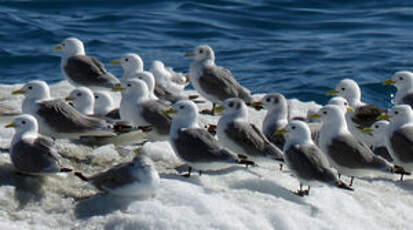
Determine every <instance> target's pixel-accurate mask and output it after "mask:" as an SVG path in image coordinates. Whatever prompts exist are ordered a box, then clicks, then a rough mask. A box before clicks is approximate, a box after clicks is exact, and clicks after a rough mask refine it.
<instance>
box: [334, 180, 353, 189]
mask: <svg viewBox="0 0 413 230" xmlns="http://www.w3.org/2000/svg"><path fill="white" fill-rule="evenodd" d="M337 187H339V188H341V189H345V190H348V191H354V189H353V188H352V187H350V186H349V185H347V184H346V183H344V182H343V181H339V182H338V183H337Z"/></svg>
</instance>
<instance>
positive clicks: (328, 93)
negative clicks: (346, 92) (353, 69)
mask: <svg viewBox="0 0 413 230" xmlns="http://www.w3.org/2000/svg"><path fill="white" fill-rule="evenodd" d="M338 93H339V92H338V91H337V90H335V89H332V90H329V91H327V96H333V95H337V94H338Z"/></svg>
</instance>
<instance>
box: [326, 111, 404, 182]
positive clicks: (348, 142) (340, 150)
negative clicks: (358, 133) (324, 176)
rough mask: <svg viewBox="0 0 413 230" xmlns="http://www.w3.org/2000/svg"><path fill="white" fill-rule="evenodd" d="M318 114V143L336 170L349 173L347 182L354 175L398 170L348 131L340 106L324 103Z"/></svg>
mask: <svg viewBox="0 0 413 230" xmlns="http://www.w3.org/2000/svg"><path fill="white" fill-rule="evenodd" d="M320 115H321V119H322V121H323V125H322V127H321V131H320V137H319V146H320V148H321V150H322V151H323V152H325V153H326V154H327V157H328V159H329V161H330V165H331V166H333V167H334V168H336V169H337V171H338V173H339V174H344V175H347V176H350V177H351V181H350V186H351V185H352V183H353V179H354V177H357V176H364V175H367V174H370V173H371V172H374V173H375V172H384V173H392V172H395V173H399V172H398V171H397V170H396V169H395V168H394V167H393V166H392V165H391V164H390V163H389V162H388V161H386V160H384V159H383V158H381V157H379V156H376V155H375V154H374V153H373V152H372V151H371V150H370V148H369V147H368V146H367V145H366V144H365V143H363V142H361V141H360V140H358V139H357V138H356V137H355V136H353V135H352V134H351V133H350V131H349V130H348V128H347V123H346V119H345V114H344V111H343V109H341V108H340V107H338V106H336V105H326V106H324V107H323V108H322V109H321V110H320Z"/></svg>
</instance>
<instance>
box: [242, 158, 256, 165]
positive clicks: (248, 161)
mask: <svg viewBox="0 0 413 230" xmlns="http://www.w3.org/2000/svg"><path fill="white" fill-rule="evenodd" d="M238 164H242V165H245V166H247V167H248V166H250V165H251V166H254V165H255V162H254V161H250V160H245V159H240V160H239V161H238Z"/></svg>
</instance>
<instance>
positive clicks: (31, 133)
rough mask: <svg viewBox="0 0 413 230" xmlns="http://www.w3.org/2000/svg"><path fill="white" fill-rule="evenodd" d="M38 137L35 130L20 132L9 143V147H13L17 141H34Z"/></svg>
mask: <svg viewBox="0 0 413 230" xmlns="http://www.w3.org/2000/svg"><path fill="white" fill-rule="evenodd" d="M37 136H38V131H37V130H36V129H31V130H25V131H22V132H17V133H16V134H15V135H14V137H13V140H12V142H11V146H13V145H15V144H16V143H17V142H18V141H19V140H21V139H23V138H24V139H28V138H30V139H36V138H37Z"/></svg>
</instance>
